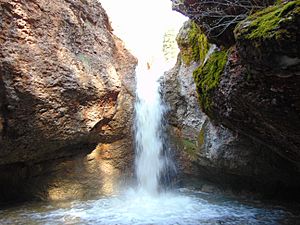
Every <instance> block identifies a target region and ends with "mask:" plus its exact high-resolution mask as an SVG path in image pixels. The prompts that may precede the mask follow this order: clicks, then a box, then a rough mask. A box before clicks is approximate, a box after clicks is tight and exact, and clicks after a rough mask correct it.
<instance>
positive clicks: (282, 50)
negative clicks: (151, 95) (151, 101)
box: [164, 2, 300, 197]
mask: <svg viewBox="0 0 300 225" xmlns="http://www.w3.org/2000/svg"><path fill="white" fill-rule="evenodd" d="M286 4H293V2H291V3H286ZM286 4H285V5H286ZM280 6H282V5H280ZM277 9H278V8H277ZM281 9H285V8H284V7H282V8H281ZM286 9H288V11H287V12H286V14H285V15H287V17H288V18H289V20H288V21H284V20H280V21H281V23H282V24H284V23H285V24H286V23H288V24H289V26H288V27H287V28H288V29H287V30H286V32H282V33H281V32H280V34H283V35H286V34H287V33H288V32H290V33H289V37H291V39H285V38H282V39H279V41H278V40H277V41H276V40H274V38H275V35H274V36H273V35H270V37H271V39H267V38H261V37H260V38H256V39H251V40H250V39H247V42H244V39H245V38H247V36H245V34H249V33H250V34H251V32H250V31H252V30H253V28H252V29H250V28H249V27H251V25H250V23H249V21H245V22H243V23H241V24H240V25H239V27H238V28H237V30H236V36H237V45H234V46H233V47H231V48H230V49H227V48H225V47H224V46H223V47H222V48H215V50H214V52H213V53H211V52H210V51H209V44H208V43H207V39H206V38H204V37H203V32H202V31H201V29H200V28H197V27H195V25H194V24H193V23H191V22H188V23H186V24H184V26H183V28H182V29H181V31H180V33H179V35H178V37H177V41H178V44H179V48H180V51H181V52H180V58H179V60H178V62H177V65H176V66H175V67H174V68H173V69H172V70H171V71H169V72H168V73H167V74H166V76H165V81H164V95H165V101H166V102H167V103H168V105H169V107H170V110H169V114H168V122H169V124H170V133H171V136H172V138H173V141H174V142H173V143H174V146H173V148H175V149H177V157H178V158H179V164H180V166H181V167H182V170H183V171H184V173H186V174H189V175H194V176H198V177H200V178H201V179H202V180H203V179H205V180H207V181H211V182H212V183H217V184H219V185H220V186H221V187H224V186H225V187H230V188H232V187H233V188H237V189H241V188H242V189H248V190H254V191H257V190H259V191H261V192H265V193H266V192H267V193H269V194H270V193H272V194H274V193H276V192H277V191H278V192H280V193H282V194H281V195H282V196H283V195H284V193H287V194H289V193H293V194H299V193H298V191H297V190H298V189H299V187H300V180H299V168H298V166H297V165H299V164H298V163H299V160H298V156H299V146H298V144H297V143H298V141H299V140H300V138H299V128H300V125H299V121H300V120H299V115H300V113H299V107H298V103H299V102H300V101H299V91H297V90H296V86H297V87H298V86H299V79H298V78H299V76H298V75H297V74H298V73H299V72H298V71H299V62H297V59H298V58H299V57H298V55H297V54H299V51H297V48H298V47H299V46H298V45H297V44H296V43H295V42H294V40H297V39H298V38H299V36H298V34H297V32H298V31H296V30H295V29H294V28H295V27H297V26H296V25H295V24H294V25H292V24H293V23H295V21H298V20H294V19H295V17H293V16H291V13H289V12H291V11H293V10H294V9H297V7H296V6H295V5H294V6H289V7H288V8H286ZM267 10H270V9H267ZM259 13H260V12H259ZM276 15H278V14H277V13H276ZM282 15H283V14H282ZM292 15H294V14H292ZM293 18H294V19H293ZM249 19H251V17H250V18H249ZM278 21H279V20H278ZM293 21H294V22H293ZM278 30H279V31H280V29H277V30H276V31H278ZM266 31H267V32H268V30H266ZM197 33H198V34H197ZM260 33H261V32H260ZM243 34H244V35H243ZM256 34H257V33H256ZM278 37H280V36H279V35H277V38H278ZM285 37H286V36H285ZM272 38H273V39H272ZM208 40H209V39H208ZM283 42H284V43H285V44H284V45H283V44H282V45H280V43H283ZM288 42H290V43H291V45H290V47H288V46H287V43H288ZM275 43H277V46H276V45H274V44H275ZM255 44H257V46H256V47H255ZM267 46H272V47H267ZM284 46H286V47H284ZM289 49H290V50H289ZM208 52H210V53H211V55H207V57H203V55H204V54H207V53H208ZM296 52H297V54H295V53H296ZM259 53H260V54H259ZM208 56H209V57H208ZM282 59H289V60H287V61H284V60H282ZM278 60H280V61H278ZM279 62H280V63H279ZM283 64H284V65H283ZM270 65H271V66H270ZM192 77H194V80H193V78H192ZM197 92H198V96H197V95H196V93H197ZM197 97H198V99H197ZM199 105H200V106H201V110H199V109H198V106H199ZM204 113H205V114H204ZM285 190H288V191H285ZM293 196H294V197H295V195H293Z"/></svg>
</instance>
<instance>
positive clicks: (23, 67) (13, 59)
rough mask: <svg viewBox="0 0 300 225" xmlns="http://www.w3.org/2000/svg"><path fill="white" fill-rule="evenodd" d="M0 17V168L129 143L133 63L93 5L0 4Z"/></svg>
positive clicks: (59, 0)
mask: <svg viewBox="0 0 300 225" xmlns="http://www.w3.org/2000/svg"><path fill="white" fill-rule="evenodd" d="M0 15H1V17H0V26H1V30H0V134H1V138H0V166H2V167H3V166H5V167H7V166H9V165H11V164H18V165H20V163H21V165H22V167H26V168H27V166H28V165H32V164H36V163H39V162H42V161H45V160H52V159H57V158H62V157H68V156H71V155H76V154H78V153H82V152H83V153H88V152H91V151H92V150H93V149H94V148H95V147H96V145H97V144H98V143H111V142H115V141H117V140H121V139H124V138H129V139H130V134H131V132H130V131H131V130H130V129H131V123H132V122H131V121H132V111H133V99H134V96H133V87H134V68H135V65H136V59H135V58H134V57H133V56H132V55H131V54H130V53H129V52H128V51H127V50H126V49H125V48H124V46H123V43H122V42H121V41H120V40H119V39H118V38H117V37H115V36H114V35H113V34H112V28H111V27H110V23H109V20H108V17H107V15H106V13H105V11H104V9H103V8H102V7H101V4H100V3H99V2H98V1H96V0H86V1H80V0H72V1H71V0H54V1H47V0H0ZM128 142H129V143H131V140H130V141H128ZM0 178H1V174H0Z"/></svg>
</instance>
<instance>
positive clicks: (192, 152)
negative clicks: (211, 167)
mask: <svg viewBox="0 0 300 225" xmlns="http://www.w3.org/2000/svg"><path fill="white" fill-rule="evenodd" d="M182 144H183V149H184V151H185V152H186V153H187V154H188V155H189V156H190V157H191V158H193V159H195V158H197V145H196V144H195V143H194V142H193V141H190V140H188V139H183V140H182Z"/></svg>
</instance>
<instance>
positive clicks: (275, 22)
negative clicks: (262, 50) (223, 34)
mask: <svg viewBox="0 0 300 225" xmlns="http://www.w3.org/2000/svg"><path fill="white" fill-rule="evenodd" d="M299 6H300V0H297V1H290V2H287V3H282V4H276V5H274V6H271V7H268V8H266V9H263V10H261V11H258V12H256V13H254V14H253V15H251V16H249V17H248V18H247V19H246V20H245V21H243V22H241V23H240V24H239V25H238V26H237V28H236V29H235V35H236V38H238V39H239V38H243V39H249V40H253V39H270V38H273V37H274V38H275V39H282V38H285V37H287V36H288V35H289V34H288V31H287V30H286V29H284V27H286V26H287V25H288V24H289V23H290V22H291V21H294V17H295V15H299V13H300V8H299Z"/></svg>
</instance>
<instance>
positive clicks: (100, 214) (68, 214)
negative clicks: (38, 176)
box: [0, 189, 299, 225]
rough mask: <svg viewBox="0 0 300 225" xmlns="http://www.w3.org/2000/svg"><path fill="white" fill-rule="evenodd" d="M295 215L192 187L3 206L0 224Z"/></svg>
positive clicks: (238, 221) (188, 222) (272, 220)
mask: <svg viewBox="0 0 300 225" xmlns="http://www.w3.org/2000/svg"><path fill="white" fill-rule="evenodd" d="M294 214H296V213H294ZM294 214H293V213H292V212H291V211H287V210H286V209H284V208H282V207H279V206H276V207H274V206H266V205H263V204H261V203H258V202H256V203H245V202H240V201H237V200H236V199H230V198H225V197H223V196H219V195H212V194H206V193H202V192H197V191H195V190H191V189H178V190H177V191H176V192H173V193H171V192H170V193H163V194H161V195H160V196H156V197H154V196H150V195H145V194H143V193H142V194H141V193H137V192H136V190H134V189H132V190H127V191H126V192H125V193H122V194H118V195H113V196H109V197H107V196H106V197H101V198H99V199H96V200H89V201H75V202H68V203H66V202H65V203H52V204H50V203H48V204H45V203H44V204H38V203H36V204H27V205H23V206H21V207H15V208H10V209H6V210H2V211H0V224H28V225H30V224H35V225H39V224H48V225H52V224H91V225H92V224H99V225H117V224H119V225H138V224H144V225H146V224H147V225H149V224H163V225H174V224H177V225H179V224H183V225H197V224H205V225H217V224H224V225H243V224H251V225H255V224H260V225H276V224H287V225H288V224H290V225H296V224H299V223H298V221H299V217H298V218H297V215H294Z"/></svg>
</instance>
